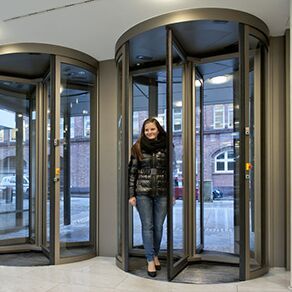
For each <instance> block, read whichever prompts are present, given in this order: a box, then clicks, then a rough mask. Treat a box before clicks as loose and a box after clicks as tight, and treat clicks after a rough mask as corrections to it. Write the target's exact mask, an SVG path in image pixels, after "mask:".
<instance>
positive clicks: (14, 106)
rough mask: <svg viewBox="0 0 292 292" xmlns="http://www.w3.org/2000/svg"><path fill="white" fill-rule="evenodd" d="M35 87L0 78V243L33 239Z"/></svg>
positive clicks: (22, 241)
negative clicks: (32, 152) (31, 164)
mask: <svg viewBox="0 0 292 292" xmlns="http://www.w3.org/2000/svg"><path fill="white" fill-rule="evenodd" d="M35 90H36V87H35V86H34V85H31V84H22V83H18V82H14V81H6V80H5V81H1V80H0V217H1V220H0V222H1V224H0V245H8V244H17V243H26V242H33V240H34V237H33V238H30V236H33V235H34V231H33V230H34V229H33V227H32V226H34V222H33V220H34V216H32V214H31V212H32V210H33V209H32V206H34V205H35V197H33V198H32V196H31V191H30V190H31V179H30V170H31V168H30V161H31V160H32V159H33V158H32V157H31V156H30V155H31V152H30V146H31V145H32V144H34V145H35V139H34V138H32V141H30V138H31V137H32V136H31V133H30V131H31V113H32V110H34V109H35V108H34V107H35V95H31V93H33V92H35Z"/></svg>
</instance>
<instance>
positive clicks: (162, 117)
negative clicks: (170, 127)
mask: <svg viewBox="0 0 292 292" xmlns="http://www.w3.org/2000/svg"><path fill="white" fill-rule="evenodd" d="M157 121H158V122H159V124H160V125H161V127H163V128H164V129H166V112H165V111H164V113H163V114H158V117H157Z"/></svg>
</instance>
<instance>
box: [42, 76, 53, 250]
mask: <svg viewBox="0 0 292 292" xmlns="http://www.w3.org/2000/svg"><path fill="white" fill-rule="evenodd" d="M44 95H45V98H46V99H47V162H48V168H47V192H46V205H45V209H44V210H45V212H46V236H45V245H46V247H47V248H49V247H50V227H51V225H50V199H51V197H50V193H51V190H50V155H51V148H50V147H51V143H50V140H51V121H52V119H51V79H50V77H48V79H47V80H46V82H45V86H44Z"/></svg>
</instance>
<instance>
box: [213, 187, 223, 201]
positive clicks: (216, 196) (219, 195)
mask: <svg viewBox="0 0 292 292" xmlns="http://www.w3.org/2000/svg"><path fill="white" fill-rule="evenodd" d="M212 193H213V199H222V198H223V192H222V191H221V190H219V189H214V190H213V192H212Z"/></svg>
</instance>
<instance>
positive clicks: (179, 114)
mask: <svg viewBox="0 0 292 292" xmlns="http://www.w3.org/2000/svg"><path fill="white" fill-rule="evenodd" d="M175 110H178V112H176V113H175V112H174V111H175ZM172 120H173V121H172V131H173V132H174V133H178V132H181V131H182V108H181V107H176V108H173V110H172ZM176 120H177V121H179V123H177V124H175V121H176ZM174 125H180V128H179V129H177V130H176V129H175V127H174Z"/></svg>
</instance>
